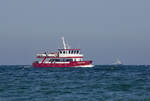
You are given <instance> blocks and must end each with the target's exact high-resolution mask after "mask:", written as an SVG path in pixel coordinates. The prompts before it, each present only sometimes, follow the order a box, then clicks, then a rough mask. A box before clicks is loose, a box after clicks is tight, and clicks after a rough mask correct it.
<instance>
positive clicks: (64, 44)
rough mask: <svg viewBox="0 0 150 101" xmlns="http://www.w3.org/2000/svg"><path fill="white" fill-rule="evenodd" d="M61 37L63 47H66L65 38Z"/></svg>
mask: <svg viewBox="0 0 150 101" xmlns="http://www.w3.org/2000/svg"><path fill="white" fill-rule="evenodd" d="M61 39H62V41H63V46H64V49H67V48H66V43H65V39H64V37H62V38H61Z"/></svg>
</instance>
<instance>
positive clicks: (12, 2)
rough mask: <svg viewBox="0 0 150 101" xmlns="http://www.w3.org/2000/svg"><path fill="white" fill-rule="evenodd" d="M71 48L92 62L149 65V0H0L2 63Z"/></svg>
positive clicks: (25, 60) (0, 48) (23, 62)
mask: <svg viewBox="0 0 150 101" xmlns="http://www.w3.org/2000/svg"><path fill="white" fill-rule="evenodd" d="M61 36H64V37H65V39H67V41H68V43H69V44H70V45H71V46H72V48H76V47H77V48H81V49H82V53H84V54H85V56H86V57H88V59H92V60H93V61H94V64H111V63H113V62H114V61H115V60H116V58H119V59H120V60H121V61H122V62H123V63H124V64H150V45H149V43H150V0H0V64H31V63H32V61H33V60H34V56H35V53H36V52H39V51H40V50H44V49H50V50H55V49H57V48H58V47H61V41H60V37H61Z"/></svg>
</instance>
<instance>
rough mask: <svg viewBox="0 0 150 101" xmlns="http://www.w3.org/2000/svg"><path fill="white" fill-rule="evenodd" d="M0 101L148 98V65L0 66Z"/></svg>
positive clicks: (133, 100) (126, 100)
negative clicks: (79, 66)
mask: <svg viewBox="0 0 150 101" xmlns="http://www.w3.org/2000/svg"><path fill="white" fill-rule="evenodd" d="M0 101H150V66H144V65H143V66H109V65H108V66H106V65H105V66H101V65H97V66H95V67H93V68H33V67H32V66H0Z"/></svg>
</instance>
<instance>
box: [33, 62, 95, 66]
mask: <svg viewBox="0 0 150 101" xmlns="http://www.w3.org/2000/svg"><path fill="white" fill-rule="evenodd" d="M86 65H92V61H73V62H70V63H63V64H60V63H33V64H32V66H33V67H80V66H86Z"/></svg>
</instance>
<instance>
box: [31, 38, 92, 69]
mask: <svg viewBox="0 0 150 101" xmlns="http://www.w3.org/2000/svg"><path fill="white" fill-rule="evenodd" d="M62 42H63V49H58V51H57V52H52V53H51V52H44V53H40V54H36V58H37V59H38V61H34V62H33V63H32V66H33V67H93V66H94V65H92V61H91V60H87V61H84V60H83V54H81V53H80V49H71V48H70V47H69V45H68V44H66V43H65V40H64V37H62Z"/></svg>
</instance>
